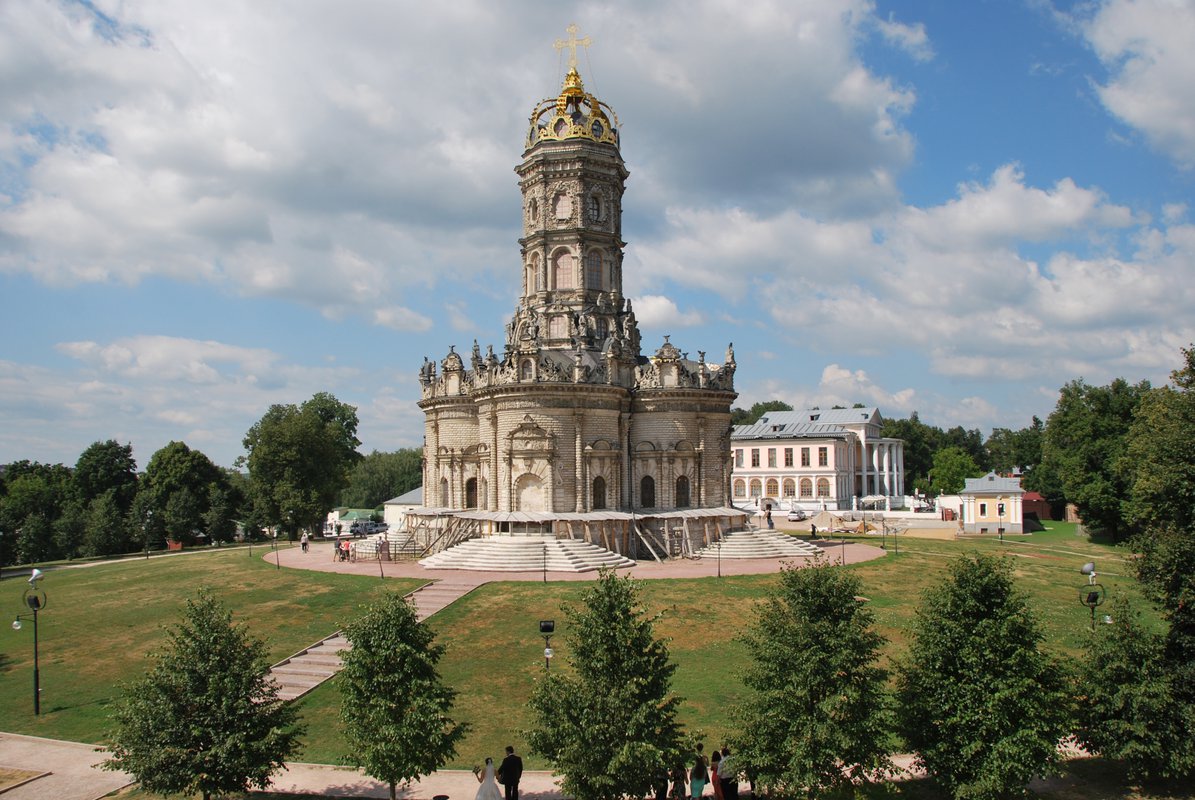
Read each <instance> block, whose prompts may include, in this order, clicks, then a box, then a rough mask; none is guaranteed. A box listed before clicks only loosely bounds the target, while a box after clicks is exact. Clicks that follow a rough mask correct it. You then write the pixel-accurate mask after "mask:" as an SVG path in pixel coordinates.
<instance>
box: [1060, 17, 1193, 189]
mask: <svg viewBox="0 0 1195 800" xmlns="http://www.w3.org/2000/svg"><path fill="white" fill-rule="evenodd" d="M1080 29H1081V30H1082V31H1083V33H1084V35H1085V36H1086V38H1087V41H1088V43H1089V44H1090V45H1091V47H1092V49H1093V50H1094V51H1095V53H1096V55H1097V56H1099V58H1100V60H1101V61H1102V62H1103V63H1104V66H1105V67H1107V68H1108V71H1109V73H1110V74H1109V76H1108V80H1107V82H1106V83H1104V84H1103V85H1101V86H1099V87H1098V91H1099V97H1100V100H1101V101H1103V103H1104V105H1105V106H1106V107H1107V109H1108V110H1109V111H1110V112H1112V114H1114V115H1116V116H1117V117H1119V118H1120V119H1121V120H1123V121H1124V122H1125V123H1126V124H1128V125H1130V126H1132V127H1133V128H1136V129H1137V130H1139V131H1141V132H1142V133H1143V134H1145V137H1146V138H1147V139H1148V140H1149V142H1150V143H1151V144H1152V145H1153V146H1154V147H1156V148H1157V149H1158V150H1160V151H1161V152H1163V153H1165V154H1166V155H1167V156H1168V157H1170V158H1171V159H1173V160H1174V161H1175V163H1177V164H1179V165H1180V166H1182V167H1183V168H1185V169H1193V168H1195V83H1193V82H1192V81H1191V75H1193V74H1195V47H1192V44H1191V43H1192V42H1195V5H1192V4H1191V3H1189V2H1181V0H1104V2H1101V3H1099V4H1097V5H1096V6H1095V12H1094V14H1092V15H1091V17H1090V18H1089V19H1086V20H1084V21H1083V22H1082V23H1081V24H1080Z"/></svg>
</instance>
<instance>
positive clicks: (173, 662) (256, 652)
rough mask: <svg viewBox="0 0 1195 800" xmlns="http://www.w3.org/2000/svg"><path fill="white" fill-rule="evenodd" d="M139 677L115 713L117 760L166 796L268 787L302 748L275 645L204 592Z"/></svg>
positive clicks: (207, 798)
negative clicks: (275, 668) (275, 666)
mask: <svg viewBox="0 0 1195 800" xmlns="http://www.w3.org/2000/svg"><path fill="white" fill-rule="evenodd" d="M156 658H157V663H156V664H155V665H154V667H153V669H151V670H150V672H149V674H147V675H146V676H145V677H144V678H143V679H141V680H140V681H138V682H136V683H134V684H132V685H130V686H128V687H127V688H126V691H125V692H124V696H123V698H122V699H121V700H120V703H119V705H118V706H117V709H116V711H115V714H114V716H113V719H114V723H115V727H114V728H113V729H112V731H111V733H110V741H111V744H110V745H109V750H110V751H111V753H112V757H111V758H109V759H108V760H106V761H105V762H104V763H103V768H104V769H109V770H124V771H125V772H128V773H130V774H132V775H134V776H136V778H137V780H138V781H139V782H140V783H141V786H142V788H143V789H145V790H146V791H149V792H154V793H157V794H193V793H195V792H202V793H203V797H204V800H211V796H212V794H213V793H219V794H226V793H228V792H244V791H248V789H249V788H250V787H251V786H253V787H257V788H258V789H264V788H265V787H266V785H267V784H268V783H269V780H270V775H271V774H273V773H274V772H275V771H276V770H277V769H278V768H279V767H281V766H282V763H283V761H284V760H285V759H286V758H287V757H288V756H290V755H292V754H293V753H295V752H296V751H297V749H298V745H299V736H300V735H301V734H302V730H301V728H300V727H299V726H298V725H297V724H296V720H297V719H298V710H297V709H296V708H295V707H294V706H293V705H291V704H288V703H285V702H283V701H282V700H280V699H278V687H277V685H276V684H275V683H274V682H273V681H272V680H271V679H270V677H269V669H270V665H269V662H268V661H267V660H266V646H265V643H264V642H262V641H261V640H260V639H256V638H254V637H252V636H250V635H249V634H248V633H247V632H246V630H245V628H244V626H243V625H234V624H233V623H232V614H231V613H230V612H229V611H228V610H227V609H226V608H224V606H223V605H221V604H220V602H219V601H217V600H216V599H214V598H213V597H212V595H211V594H210V593H209V592H208V591H206V590H201V591H200V592H199V595H198V597H197V598H196V599H194V600H188V601H187V608H186V611H185V614H184V621H183V622H182V623H181V624H180V625H179V627H178V628H177V629H175V630H172V631H169V643H168V644H167V646H166V647H165V648H164V649H163V650H162V651H161V652H159V653H157V654H156Z"/></svg>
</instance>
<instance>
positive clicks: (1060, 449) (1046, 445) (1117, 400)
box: [1042, 378, 1150, 540]
mask: <svg viewBox="0 0 1195 800" xmlns="http://www.w3.org/2000/svg"><path fill="white" fill-rule="evenodd" d="M1149 390H1150V385H1149V382H1148V381H1142V382H1141V383H1139V384H1136V385H1129V384H1128V383H1126V382H1125V381H1124V380H1123V379H1121V378H1117V379H1116V380H1114V381H1112V383H1110V384H1109V385H1107V386H1089V385H1087V384H1086V383H1084V382H1083V381H1082V380H1077V381H1071V382H1070V383H1068V384H1066V385H1065V386H1063V387H1062V391H1061V394H1060V396H1059V398H1058V405H1057V406H1056V407H1055V409H1054V411H1053V413H1051V414H1050V417H1049V419H1048V420H1046V430H1045V441H1044V442H1043V443H1042V464H1043V465H1046V466H1048V467H1049V468H1050V469H1052V470H1053V471H1054V473H1055V474H1056V475H1057V476H1058V479H1059V481H1060V482H1061V484H1062V491H1063V493H1064V494H1065V496H1066V499H1067V500H1069V501H1070V502H1072V503H1074V504H1075V505H1076V506H1077V507H1078V510H1079V515H1080V516H1081V517H1082V518H1083V522H1084V523H1086V524H1087V525H1088V526H1089V527H1091V528H1095V529H1100V530H1105V531H1107V532H1108V533H1109V534H1110V535H1111V536H1112V538H1113V539H1117V540H1119V539H1123V538H1125V536H1126V535H1127V533H1128V532H1129V528H1128V526H1127V525H1126V524H1125V516H1124V508H1123V503H1124V501H1125V498H1127V497H1128V489H1129V486H1128V481H1127V479H1126V477H1125V474H1124V471H1123V468H1122V467H1121V466H1120V461H1121V456H1122V455H1123V454H1124V452H1125V445H1126V443H1127V441H1128V432H1129V427H1130V426H1131V424H1132V422H1133V415H1134V414H1135V413H1136V411H1137V407H1138V405H1140V403H1141V400H1142V398H1143V397H1144V396H1145V395H1146V394H1148V393H1149Z"/></svg>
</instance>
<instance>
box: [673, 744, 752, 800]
mask: <svg viewBox="0 0 1195 800" xmlns="http://www.w3.org/2000/svg"><path fill="white" fill-rule="evenodd" d="M703 750H704V747H703V745H701V744H700V743H699V744H698V745H697V749H696V751H695V752H694V753H693V755H692V757H691V758H690V760H691V761H692V765H686V764H685V763H684V762H677V763H676V764H675V765H674V766H673V767H672V769H671V770H668V769H664V768H663V767H661V769H660V772H659V774H658V775H657V776H656V781H655V786H654V787H653V788H654V789H655V800H689V798H692V800H699V798H700V797H701V796H702V795H703V794H704V793H705V787H706V785H707V784H708V785H709V786H711V787H712V789H713V795H714V797H715V798H716V800H735V799H736V798H737V797H738V796H739V772H740V770H739V767H738V765H737V764H736V762H735V759H734V758H732V757H731V755H730V748H729V747H723V748H722V749H721V750H718V749H716V748H715V749H714V751H713V752H712V753H710V755H709V758H706V755H705V753H704V752H703ZM669 783H671V785H672V790H671V791H669Z"/></svg>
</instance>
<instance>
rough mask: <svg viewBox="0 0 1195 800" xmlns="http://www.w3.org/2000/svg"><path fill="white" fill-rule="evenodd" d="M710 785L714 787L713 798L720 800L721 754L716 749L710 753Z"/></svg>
mask: <svg viewBox="0 0 1195 800" xmlns="http://www.w3.org/2000/svg"><path fill="white" fill-rule="evenodd" d="M710 784H711V785H712V786H713V787H714V797H715V798H717V800H723V799H722V754H721V753H719V752H718V748H716V747H715V748H714V752H712V753H710Z"/></svg>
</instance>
